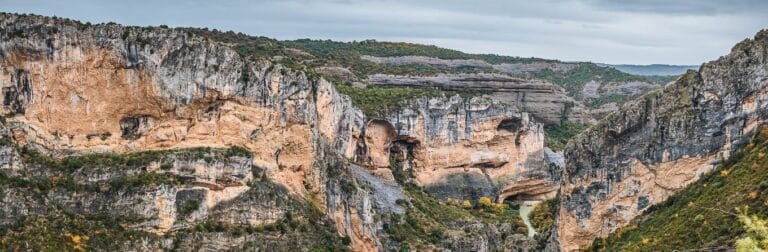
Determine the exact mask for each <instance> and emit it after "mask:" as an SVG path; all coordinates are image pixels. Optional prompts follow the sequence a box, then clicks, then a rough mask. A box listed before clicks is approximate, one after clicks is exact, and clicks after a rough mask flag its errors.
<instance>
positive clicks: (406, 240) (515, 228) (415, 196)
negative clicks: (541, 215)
mask: <svg viewBox="0 0 768 252" xmlns="http://www.w3.org/2000/svg"><path fill="white" fill-rule="evenodd" d="M404 189H405V191H406V193H407V194H408V196H410V197H411V202H410V204H408V203H407V202H403V203H402V205H404V206H405V207H406V208H407V210H406V213H405V215H397V214H393V215H392V216H391V220H390V222H391V223H392V224H390V225H388V226H387V229H386V230H385V231H386V232H387V234H389V235H390V237H391V238H392V239H393V240H395V241H397V242H401V243H402V244H408V245H409V246H412V247H414V248H416V250H417V251H418V250H419V249H423V248H427V247H422V246H425V245H427V244H440V242H442V240H443V239H445V237H446V235H447V231H448V230H450V229H451V226H450V223H453V222H469V223H472V222H474V223H484V224H487V225H492V226H497V225H500V224H502V223H509V224H511V226H512V233H509V234H507V235H511V234H514V233H519V234H527V232H528V230H527V228H526V227H525V224H524V223H523V220H522V219H521V218H520V215H519V213H518V212H517V211H516V210H512V209H509V207H508V206H507V205H506V204H496V203H493V202H491V200H490V199H489V198H485V199H484V200H480V202H478V204H477V205H476V206H475V207H472V206H471V203H469V206H465V205H464V204H463V202H462V201H460V200H453V201H450V202H447V203H446V202H442V201H440V200H438V199H436V198H434V197H433V196H431V195H430V194H428V193H427V192H424V191H423V190H422V189H421V188H419V187H417V186H415V185H411V184H408V185H405V186H404ZM464 232H465V233H468V234H470V235H471V234H475V233H477V234H478V235H479V234H481V233H482V232H484V231H483V230H475V229H464Z"/></svg>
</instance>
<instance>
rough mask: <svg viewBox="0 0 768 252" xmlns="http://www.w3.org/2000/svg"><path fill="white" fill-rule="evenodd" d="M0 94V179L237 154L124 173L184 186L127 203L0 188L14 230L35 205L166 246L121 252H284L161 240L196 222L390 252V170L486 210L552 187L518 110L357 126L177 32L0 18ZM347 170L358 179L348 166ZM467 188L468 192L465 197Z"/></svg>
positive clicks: (297, 81) (489, 107)
mask: <svg viewBox="0 0 768 252" xmlns="http://www.w3.org/2000/svg"><path fill="white" fill-rule="evenodd" d="M0 93H1V94H2V97H3V107H2V111H0V112H2V113H3V114H5V115H7V117H6V119H7V120H6V121H5V122H3V124H2V125H7V126H8V127H7V128H3V129H2V133H3V137H2V139H3V140H4V141H5V140H6V139H8V140H9V142H10V143H11V145H12V146H14V147H13V148H10V147H8V148H5V149H0V155H2V158H0V164H1V165H0V167H2V169H3V172H4V173H7V174H10V175H11V176H15V177H14V179H16V178H18V179H32V178H35V179H36V178H37V177H35V176H36V175H35V174H39V173H45V171H46V169H52V168H51V167H47V166H46V165H45V164H38V166H35V167H34V169H33V170H29V169H28V167H27V166H26V165H25V164H26V163H25V162H17V161H18V160H19V159H20V158H19V156H18V155H16V154H14V153H16V152H15V151H18V150H33V151H36V153H37V152H39V153H42V154H41V155H44V156H52V157H57V158H66V157H72V156H79V155H84V154H88V153H104V155H131V153H144V152H146V151H150V152H151V151H166V150H176V149H190V148H198V147H205V148H213V149H224V148H231V147H234V146H238V147H243V148H244V150H247V151H248V155H247V156H248V157H247V158H244V157H243V158H237V157H230V156H228V157H227V159H226V161H222V162H213V161H212V160H211V159H219V156H207V157H206V156H200V157H195V158H180V159H174V160H173V161H172V162H170V163H157V164H145V165H135V166H130V167H128V168H126V170H125V171H123V172H129V171H131V172H135V174H133V175H136V176H155V175H157V174H159V175H158V176H164V177H173V178H174V179H179V180H180V181H184V182H183V183H178V184H173V183H172V184H163V185H160V186H146V187H141V190H140V191H139V192H138V193H135V192H131V193H127V192H120V191H117V192H113V191H108V192H109V193H102V194H99V193H91V192H89V193H83V194H79V195H77V194H71V192H69V191H56V192H53V193H50V194H48V195H43V196H41V195H38V194H34V193H33V194H34V195H32V194H30V195H26V194H25V193H29V192H25V191H24V190H20V189H19V188H13V187H10V189H9V190H11V192H12V193H9V194H7V195H6V196H5V198H4V199H3V202H6V203H8V204H16V205H9V206H10V207H18V208H12V209H11V208H4V209H3V210H4V211H6V212H9V213H11V212H12V213H14V214H15V215H7V216H16V217H19V216H26V215H27V214H29V213H38V212H35V211H36V210H34V209H43V208H45V207H47V206H46V205H45V204H46V202H62V203H61V204H63V205H67V204H74V205H77V206H81V205H92V206H93V208H85V209H80V210H77V209H79V208H77V209H76V208H72V209H75V210H77V211H79V212H77V213H79V214H82V215H83V216H101V215H99V214H104V212H103V210H104V209H121V210H125V211H126V213H131V216H128V217H130V218H133V217H136V216H139V217H141V218H138V217H137V218H138V219H141V220H145V222H146V223H144V222H142V223H136V225H134V226H128V227H127V228H126V229H127V230H132V231H146V232H152V233H155V234H158V235H160V234H163V235H165V236H163V237H165V238H162V237H160V236H157V237H154V238H142V239H137V240H136V241H135V242H126V244H124V245H125V247H124V249H126V250H159V249H169V248H171V247H176V248H181V249H186V250H199V249H203V250H204V249H225V248H229V249H242V248H244V247H247V246H248V244H254V243H257V244H268V245H274V246H277V247H276V248H287V247H290V244H288V243H285V241H282V240H281V239H279V238H280V237H271V236H269V235H262V236H260V235H246V236H237V235H224V234H215V235H214V234H211V233H206V232H200V233H193V234H183V235H181V236H178V237H177V240H173V239H171V238H169V236H167V234H168V233H169V232H170V233H173V232H176V231H181V230H187V229H191V228H198V227H197V226H198V225H201V224H208V223H207V222H206V221H214V222H215V223H218V224H216V225H219V226H221V225H227V226H231V225H235V226H236V225H245V226H250V227H253V226H264V225H267V226H269V225H271V224H275V223H278V222H279V223H282V221H290V220H289V219H286V218H287V217H286V215H290V212H294V213H295V212H297V211H299V210H301V213H303V214H304V216H299V217H297V218H300V220H299V221H307V220H310V221H313V222H316V223H319V225H320V226H312V227H310V228H309V231H312V232H310V233H311V235H309V236H291V237H293V238H290V239H291V241H295V242H296V245H297V246H302V247H304V246H310V245H311V244H312V243H311V241H312V240H313V239H317V240H322V239H324V238H323V237H327V236H325V233H324V232H326V231H332V232H334V235H336V236H339V237H346V238H348V239H349V246H350V247H351V248H352V249H353V250H355V251H375V250H390V249H394V248H392V247H389V246H390V245H392V244H394V243H390V242H387V241H382V239H383V238H381V237H382V232H383V231H382V229H383V223H382V221H381V219H380V218H379V217H381V216H382V215H386V214H389V213H402V211H403V209H402V207H401V206H398V205H397V204H396V203H394V202H395V201H397V200H399V199H403V197H405V196H404V194H403V193H402V190H401V189H400V188H399V186H398V184H397V183H394V180H395V178H394V177H395V176H394V174H393V173H392V171H391V170H389V169H388V167H390V165H391V161H392V160H393V158H394V159H395V160H397V161H398V162H400V163H401V164H403V166H402V168H405V169H406V170H408V171H409V172H410V173H411V174H412V175H413V179H414V180H415V182H417V183H418V184H421V185H424V186H426V187H427V188H428V190H430V191H431V192H433V193H434V194H436V195H438V196H440V197H443V198H445V197H454V198H476V197H479V196H495V195H498V194H499V193H500V192H502V191H504V188H507V187H511V186H515V185H516V184H517V183H518V181H524V180H525V181H528V180H530V179H531V178H535V179H537V180H541V181H546V180H549V179H551V178H548V177H544V176H540V174H546V172H545V171H546V169H547V168H546V166H545V165H543V164H542V163H543V159H544V154H543V153H544V152H543V135H542V128H541V125H539V124H537V123H534V122H533V121H532V120H531V119H530V118H529V116H528V114H527V113H525V112H523V111H521V110H519V108H516V107H512V106H508V105H504V104H502V103H499V102H492V101H490V100H487V99H480V98H475V99H462V98H460V97H458V96H457V97H447V98H440V99H426V98H424V99H419V100H416V101H414V102H413V103H412V104H411V105H412V106H410V107H409V108H408V109H405V110H403V111H400V112H397V113H394V114H392V115H390V116H388V117H386V118H379V119H375V120H366V118H365V116H364V115H363V114H362V113H361V112H360V110H358V109H356V108H354V107H353V106H352V104H351V102H350V100H349V98H348V97H346V96H343V95H340V94H339V93H338V92H336V90H335V89H334V88H333V85H331V84H330V83H329V82H326V81H324V80H322V79H317V78H311V77H308V76H307V75H306V74H304V73H303V72H299V71H295V70H292V69H289V68H286V67H284V66H281V65H276V64H273V63H271V62H270V61H268V60H260V59H255V58H249V57H248V55H245V54H240V53H238V52H237V51H236V50H234V49H233V48H231V47H230V46H229V45H227V44H224V43H219V42H215V41H214V40H212V39H211V38H209V37H204V36H202V35H195V34H194V33H191V32H188V31H186V30H184V29H170V28H140V27H123V26H120V25H116V24H103V25H89V24H81V23H78V22H75V21H71V20H67V19H53V18H46V17H40V16H33V15H14V14H5V13H0ZM203 152H204V153H209V154H210V153H217V152H216V151H212V150H211V149H206V150H205V151H203ZM209 154H205V155H209ZM222 155H223V154H222ZM226 155H228V154H226ZM201 158H202V159H201ZM349 159H357V160H359V161H361V163H363V164H365V165H366V166H367V168H368V170H364V169H360V168H358V167H350V165H349V164H348V162H349V161H348V160H349ZM129 168H130V169H129ZM82 169H96V170H99V169H101V167H85V168H82ZM14 171H20V172H17V173H14ZM79 172H80V171H67V173H62V174H44V176H43V177H44V178H45V179H51V180H53V179H55V177H57V176H64V175H66V176H75V175H76V174H77V173H79ZM133 175H131V176H133ZM117 178H120V176H117V177H115V176H111V175H110V176H107V175H103V174H102V175H98V176H97V177H95V178H88V177H86V178H84V179H83V180H78V181H79V182H78V183H82V184H86V185H88V186H91V185H92V186H96V185H99V184H100V183H106V182H104V181H102V180H103V179H117ZM466 178H469V179H466ZM99 179H102V180H99ZM100 181H101V182H100ZM273 182H274V183H273ZM542 183H543V182H542ZM548 186H549V187H548V188H549V189H548V190H549V191H547V192H546V193H541V195H542V197H549V196H545V195H549V194H551V192H553V191H554V190H556V187H555V184H551V183H550V184H548ZM475 188H479V189H478V190H479V191H480V193H475V192H473V191H469V192H468V191H467V190H476V189H475ZM382 190H385V192H382ZM539 191H541V190H540V189H537V192H539ZM35 193H36V192H35ZM19 195H21V196H19ZM73 195H77V196H73ZM17 196H18V197H17ZM14 197H15V198H14ZM382 197H383V198H382ZM31 198H36V199H41V198H42V199H43V200H42V201H40V202H37V201H35V202H31V201H29V200H28V199H31ZM49 198H50V199H54V200H49ZM46 200H47V201H46ZM501 200H503V199H501ZM190 202H197V204H200V206H198V207H197V208H195V207H192V206H194V204H192V203H190ZM57 204H58V203H57ZM190 204H191V205H190ZM307 205H309V206H311V208H312V209H314V208H317V209H319V210H320V211H321V212H322V214H323V216H322V218H321V217H317V216H314V215H313V214H312V211H310V210H307V209H309V208H307V207H306V206H307ZM19 209H21V210H19ZM180 209H188V210H189V211H191V212H189V213H180V211H182V210H180ZM184 211H187V210H184ZM134 212H138V213H136V214H132V213H134ZM39 213H40V214H41V215H43V216H45V215H47V216H59V215H55V214H54V213H51V212H39ZM313 216H314V217H313ZM0 221H3V222H8V223H10V222H14V221H16V219H13V218H0ZM324 221H328V223H330V224H329V225H330V226H324V224H322V223H325V222H324ZM279 223H278V224H279ZM198 229H199V228H198ZM203 229H204V228H203ZM456 229H457V230H459V229H460V228H459V227H456ZM494 235H500V233H498V232H497V233H494ZM483 242H486V243H487V242H488V241H487V240H485V241H468V242H464V241H461V242H460V243H462V244H469V245H467V246H469V247H473V248H487V247H488V246H487V244H485V243H483ZM524 243H525V242H524ZM112 245H115V244H112ZM118 245H119V244H118ZM263 249H269V247H265V248H263Z"/></svg>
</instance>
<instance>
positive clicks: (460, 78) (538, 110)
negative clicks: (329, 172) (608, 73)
mask: <svg viewBox="0 0 768 252" xmlns="http://www.w3.org/2000/svg"><path fill="white" fill-rule="evenodd" d="M368 82H370V83H371V84H374V85H380V86H395V87H417V88H439V89H442V90H450V91H458V92H468V91H474V92H480V93H485V94H487V95H488V96H489V97H491V98H493V99H494V100H496V101H499V102H502V103H507V104H510V105H513V107H514V109H516V110H517V111H519V112H526V113H528V114H530V115H531V116H532V117H533V118H534V119H535V121H536V122H539V123H544V124H559V123H561V122H571V123H587V122H590V121H591V120H592V118H591V117H590V115H589V113H588V112H587V110H586V109H585V108H584V106H583V105H582V104H581V103H577V102H575V101H574V100H573V99H571V98H569V97H568V96H567V94H566V93H565V92H564V91H563V90H562V88H560V87H558V86H555V85H553V84H551V83H549V82H546V81H542V80H537V79H524V78H516V77H510V76H507V75H502V74H485V73H481V74H440V75H436V76H397V75H383V74H375V75H372V76H369V77H368Z"/></svg>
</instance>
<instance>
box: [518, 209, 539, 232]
mask: <svg viewBox="0 0 768 252" xmlns="http://www.w3.org/2000/svg"><path fill="white" fill-rule="evenodd" d="M534 205H535V204H521V205H520V218H522V219H523V222H524V223H525V226H526V227H528V237H533V236H534V235H536V230H534V229H533V225H531V220H530V219H529V218H528V217H529V216H530V215H531V211H532V210H533V207H534Z"/></svg>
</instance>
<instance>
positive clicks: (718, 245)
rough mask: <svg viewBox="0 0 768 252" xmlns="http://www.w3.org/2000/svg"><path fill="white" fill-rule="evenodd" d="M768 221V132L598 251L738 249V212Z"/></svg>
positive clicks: (603, 241)
mask: <svg viewBox="0 0 768 252" xmlns="http://www.w3.org/2000/svg"><path fill="white" fill-rule="evenodd" d="M743 206H748V207H749V213H750V214H756V215H758V216H760V217H763V218H765V217H768V127H765V128H762V129H761V131H760V133H759V134H758V135H757V136H756V137H755V138H754V139H753V140H752V142H751V143H750V144H749V145H747V146H746V147H745V148H744V149H742V150H741V151H740V152H737V153H735V154H734V155H733V156H732V157H730V158H729V159H728V160H727V161H724V162H723V163H722V164H721V165H720V166H719V167H718V168H717V169H716V170H714V171H712V172H710V173H708V174H705V175H703V177H702V178H701V179H700V180H699V181H698V182H696V183H693V184H691V185H690V186H688V187H687V188H685V189H684V190H683V191H681V192H680V193H678V194H676V195H675V196H672V197H670V198H669V199H667V200H666V201H665V202H663V203H660V204H658V205H655V206H652V207H650V208H649V209H648V210H646V212H645V213H644V214H643V215H641V216H638V217H637V218H636V220H635V221H633V223H632V224H631V225H629V226H627V227H624V228H621V229H619V230H617V231H616V232H614V233H613V234H611V235H610V236H608V237H607V238H606V239H597V240H595V242H594V243H593V246H592V248H591V249H592V250H596V251H672V250H687V249H723V248H733V247H734V243H735V240H736V239H737V238H738V237H739V236H740V235H742V234H743V233H744V230H743V229H742V227H741V225H740V223H739V221H738V219H737V217H736V215H735V212H736V211H735V208H739V207H743Z"/></svg>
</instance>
